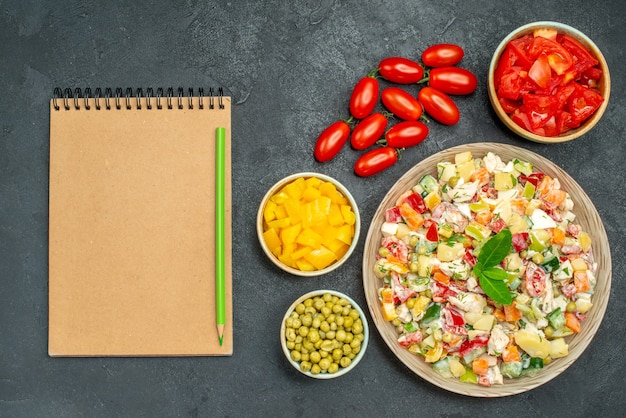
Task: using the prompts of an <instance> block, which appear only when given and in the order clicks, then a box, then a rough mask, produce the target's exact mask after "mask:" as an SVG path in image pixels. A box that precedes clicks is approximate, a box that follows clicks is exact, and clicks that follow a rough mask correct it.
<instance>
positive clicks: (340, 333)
mask: <svg viewBox="0 0 626 418" xmlns="http://www.w3.org/2000/svg"><path fill="white" fill-rule="evenodd" d="M335 338H336V339H337V341H339V342H344V341H345V340H346V331H344V330H343V329H340V330H338V331H337V332H336V333H335Z"/></svg>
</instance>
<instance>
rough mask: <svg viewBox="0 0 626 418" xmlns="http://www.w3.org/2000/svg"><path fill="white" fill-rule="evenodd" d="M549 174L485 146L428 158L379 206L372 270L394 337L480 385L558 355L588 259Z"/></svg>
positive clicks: (588, 294) (586, 285)
mask: <svg viewBox="0 0 626 418" xmlns="http://www.w3.org/2000/svg"><path fill="white" fill-rule="evenodd" d="M573 206H574V205H573V201H572V199H571V198H570V196H569V194H568V193H567V192H566V191H565V190H562V189H561V186H560V183H559V180H558V179H557V178H552V177H551V176H549V175H547V174H545V173H542V172H539V171H536V170H535V169H534V167H533V166H532V164H530V163H528V162H525V161H521V160H518V159H513V160H511V161H502V159H501V158H500V157H499V156H498V155H495V154H493V153H487V154H486V155H485V156H484V157H482V158H475V157H474V156H473V155H472V154H471V152H463V153H459V154H456V155H455V157H454V161H453V162H452V161H441V162H439V163H438V164H437V177H436V178H435V176H432V175H429V174H427V175H425V176H424V177H422V178H421V179H419V182H418V184H416V185H415V186H414V187H413V188H411V189H410V190H407V191H406V192H405V193H403V194H402V195H401V196H400V198H399V199H398V200H397V202H396V203H395V206H393V207H390V208H388V209H387V210H386V213H385V221H384V223H383V225H382V227H381V229H382V240H381V243H380V247H379V252H378V255H377V257H376V262H375V265H374V266H373V268H374V271H375V274H376V276H377V277H378V278H379V279H380V280H381V287H380V289H379V299H380V303H381V309H382V314H383V317H384V318H385V320H386V321H389V322H391V323H393V325H394V326H395V327H396V330H397V332H398V339H397V341H398V344H399V345H400V346H402V347H404V348H406V349H407V350H409V352H411V353H414V354H415V355H418V356H421V357H423V359H424V361H426V362H427V363H430V364H432V367H433V368H434V369H435V370H436V371H437V372H439V373H440V374H441V375H443V376H445V377H449V378H456V379H460V381H462V382H469V383H474V384H479V385H483V386H490V385H493V384H502V383H503V382H504V378H518V377H521V376H525V375H531V374H534V373H537V372H538V371H540V369H542V368H543V367H544V365H546V364H548V363H549V362H551V361H553V360H555V359H557V358H560V357H564V356H566V355H567V354H568V343H567V341H566V339H565V337H567V336H569V335H572V334H574V333H578V332H580V329H581V322H582V321H583V320H584V318H585V315H586V313H587V312H588V311H589V309H591V307H592V301H591V298H592V295H593V291H594V287H595V284H596V275H595V273H596V268H597V264H596V263H595V262H594V260H593V256H592V248H591V238H590V237H589V235H588V234H587V233H586V232H585V231H583V230H582V228H581V227H580V225H578V224H577V223H576V218H575V215H574V212H573V211H572V210H573Z"/></svg>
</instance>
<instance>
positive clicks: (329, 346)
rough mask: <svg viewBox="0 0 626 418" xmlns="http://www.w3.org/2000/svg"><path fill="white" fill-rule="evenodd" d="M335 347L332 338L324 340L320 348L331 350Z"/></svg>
mask: <svg viewBox="0 0 626 418" xmlns="http://www.w3.org/2000/svg"><path fill="white" fill-rule="evenodd" d="M332 349H333V342H332V341H331V340H324V341H323V342H322V345H321V346H320V350H322V352H324V351H325V352H327V353H328V352H330V351H332Z"/></svg>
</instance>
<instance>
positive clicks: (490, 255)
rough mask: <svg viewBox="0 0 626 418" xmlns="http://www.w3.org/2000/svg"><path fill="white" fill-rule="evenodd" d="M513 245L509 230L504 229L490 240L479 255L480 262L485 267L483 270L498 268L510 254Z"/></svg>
mask: <svg viewBox="0 0 626 418" xmlns="http://www.w3.org/2000/svg"><path fill="white" fill-rule="evenodd" d="M511 245H512V237H511V231H509V230H508V229H503V230H502V231H500V232H498V233H497V234H496V235H494V236H493V237H491V238H489V240H487V242H485V245H483V247H482V249H481V250H480V254H479V255H478V261H479V262H480V263H481V264H482V265H483V269H485V268H487V267H493V266H497V265H498V264H499V263H500V262H501V261H502V260H504V257H506V256H507V255H508V254H509V252H510V251H511Z"/></svg>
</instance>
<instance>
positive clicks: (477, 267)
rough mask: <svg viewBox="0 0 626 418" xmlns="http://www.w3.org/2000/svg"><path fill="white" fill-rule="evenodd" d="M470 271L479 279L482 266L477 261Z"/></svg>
mask: <svg viewBox="0 0 626 418" xmlns="http://www.w3.org/2000/svg"><path fill="white" fill-rule="evenodd" d="M472 271H473V272H474V274H475V275H476V277H480V276H481V275H482V274H483V265H482V263H481V262H480V261H478V262H477V263H476V264H475V265H474V268H473V269H472Z"/></svg>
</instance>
